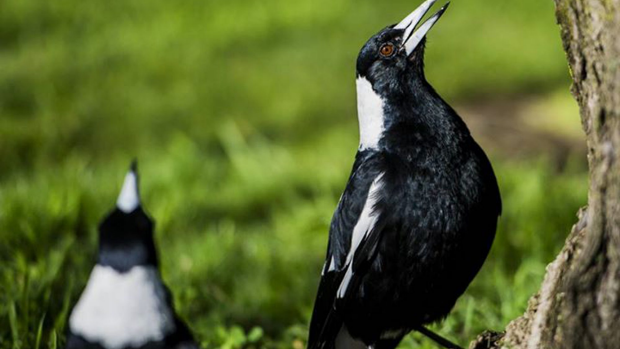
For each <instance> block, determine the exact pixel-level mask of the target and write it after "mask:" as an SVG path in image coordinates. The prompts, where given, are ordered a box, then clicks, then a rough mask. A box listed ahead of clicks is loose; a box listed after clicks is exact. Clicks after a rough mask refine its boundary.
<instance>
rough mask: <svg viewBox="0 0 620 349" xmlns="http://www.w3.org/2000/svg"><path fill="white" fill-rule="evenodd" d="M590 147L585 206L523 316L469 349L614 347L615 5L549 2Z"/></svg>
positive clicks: (619, 110)
mask: <svg viewBox="0 0 620 349" xmlns="http://www.w3.org/2000/svg"><path fill="white" fill-rule="evenodd" d="M554 1H555V4H556V16H557V20H558V23H559V25H560V29H561V35H562V41H563V43H564V49H565V51H566V54H567V58H568V63H569V66H570V69H571V75H572V78H573V86H572V93H573V95H574V97H575V98H576V100H577V102H578V103H579V106H580V112H581V121H582V126H583V129H584V131H585V133H586V138H587V145H588V164H589V168H590V173H589V176H590V187H589V195H588V207H587V208H585V209H582V210H581V211H580V212H579V215H578V216H579V221H578V223H577V224H575V226H574V227H573V229H572V232H571V233H570V235H569V237H568V239H567V241H566V244H565V246H564V248H563V250H562V251H561V252H560V254H559V256H558V257H557V258H556V260H555V261H554V262H553V263H551V264H550V265H549V266H548V267H547V273H546V276H545V278H544V281H543V283H542V285H541V287H540V290H539V292H538V293H537V294H536V295H535V296H534V297H532V298H531V299H530V301H529V304H528V309H527V311H526V313H525V314H524V315H523V316H521V317H520V318H518V319H516V320H514V321H512V322H511V323H510V324H509V325H508V327H507V328H506V332H505V333H504V334H499V335H497V334H493V335H492V334H483V335H481V336H480V337H479V338H478V339H477V340H476V341H475V342H473V343H472V344H471V346H470V348H476V349H482V348H519V349H537V348H545V349H546V348H567V349H568V348H574V349H589V348H592V349H598V348H609V349H612V348H613V349H616V348H620V0H554Z"/></svg>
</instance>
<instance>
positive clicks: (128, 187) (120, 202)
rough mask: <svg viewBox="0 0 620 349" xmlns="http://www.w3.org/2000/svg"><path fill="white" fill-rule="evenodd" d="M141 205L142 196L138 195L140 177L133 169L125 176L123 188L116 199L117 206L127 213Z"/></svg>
mask: <svg viewBox="0 0 620 349" xmlns="http://www.w3.org/2000/svg"><path fill="white" fill-rule="evenodd" d="M138 206H140V196H139V195H138V177H137V176H136V173H135V172H133V171H129V173H127V175H126V176H125V182H124V183H123V189H121V193H120V195H119V196H118V199H117V200H116V207H118V209H119V210H121V211H123V212H125V213H131V212H133V210H135V209H136V208H138Z"/></svg>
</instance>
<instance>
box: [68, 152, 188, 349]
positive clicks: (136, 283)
mask: <svg viewBox="0 0 620 349" xmlns="http://www.w3.org/2000/svg"><path fill="white" fill-rule="evenodd" d="M136 167H137V166H136V162H135V161H134V162H133V164H132V166H131V169H130V171H129V172H128V173H127V175H126V177H125V181H124V184H123V188H122V190H121V192H120V195H119V197H118V200H117V202H116V207H115V208H114V209H113V210H112V212H110V213H109V214H108V215H107V217H105V219H104V220H103V221H102V222H101V224H100V225H99V255H98V259H97V264H96V265H95V267H94V268H93V270H92V272H91V274H90V278H89V280H88V283H87V285H86V288H85V289H84V291H83V292H82V294H81V296H80V298H79V300H78V302H77V304H76V305H75V307H74V308H73V310H72V312H71V316H70V317H69V324H68V325H69V326H68V328H69V330H68V336H67V344H66V348H67V349H130V348H131V349H137V348H140V349H198V348H199V347H198V345H197V344H196V342H195V341H194V339H193V337H192V334H191V333H190V331H189V329H188V327H187V326H186V325H185V324H184V323H183V322H182V321H181V320H180V319H179V317H178V316H177V315H176V313H175V311H174V308H173V305H172V299H171V294H170V291H169V290H168V288H167V287H166V285H164V283H163V282H162V279H161V276H160V273H159V268H158V260H157V252H156V250H155V241H154V239H153V226H154V223H153V221H152V220H151V219H150V218H149V216H147V214H146V213H145V211H144V210H143V208H142V206H141V203H140V196H139V189H138V173H137V168H136Z"/></svg>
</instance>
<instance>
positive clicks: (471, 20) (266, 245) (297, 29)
mask: <svg viewBox="0 0 620 349" xmlns="http://www.w3.org/2000/svg"><path fill="white" fill-rule="evenodd" d="M416 5H417V2H411V1H404V0H399V1H394V2H393V3H391V4H390V5H389V6H388V5H384V4H383V3H380V2H372V1H355V2H354V1H353V0H341V1H335V2H334V1H327V0H318V1H297V2H291V1H286V0H274V1H270V2H268V3H267V2H261V1H240V0H229V1H226V2H216V1H191V0H188V1H183V2H176V3H174V2H166V1H145V0H130V1H124V2H93V1H89V2H80V1H76V0H61V1H54V2H40V1H35V0H6V1H4V2H2V5H1V7H2V10H1V11H0V43H1V44H0V159H2V161H0V241H2V243H1V244H0V349H8V348H11V349H19V348H24V349H30V348H57V347H61V346H62V344H63V343H64V334H65V324H66V320H67V316H68V312H69V310H70V307H71V305H72V304H74V302H75V301H76V299H77V297H78V295H79V293H80V291H81V289H82V288H83V286H84V284H85V282H86V280H87V278H88V274H89V272H90V269H91V268H92V264H93V262H94V259H95V251H96V243H97V239H96V237H97V236H96V226H97V223H98V221H99V219H100V218H101V217H102V216H103V215H104V214H105V213H106V212H107V210H109V209H110V208H111V206H112V204H113V203H114V202H115V197H116V195H117V193H118V190H119V188H120V184H121V181H122V178H123V175H124V172H125V170H126V168H127V166H128V164H129V161H130V160H131V159H132V158H134V157H136V156H137V157H138V158H139V160H140V170H141V172H142V174H143V180H142V185H143V188H142V192H143V195H144V202H145V206H146V208H147V210H148V211H149V212H150V214H151V215H152V216H153V217H154V218H155V220H156V221H157V225H156V229H157V231H156V235H157V240H158V244H159V249H160V252H161V260H162V268H163V275H164V278H165V279H166V281H167V283H168V284H169V285H170V286H171V288H172V290H173V292H174V296H175V301H176V304H177V307H178V310H179V311H180V313H181V314H182V315H183V317H184V318H186V319H187V320H188V322H189V323H190V324H191V327H192V328H193V329H194V331H195V332H196V334H197V337H198V338H199V339H200V340H201V341H202V343H203V344H204V346H205V347H210V348H213V347H220V346H221V347H223V348H231V349H232V348H239V347H278V348H290V347H291V346H292V347H294V348H300V347H303V343H304V341H305V336H306V324H307V321H308V318H309V316H310V312H311V307H312V301H313V297H314V293H315V291H316V286H317V282H318V276H319V271H320V268H321V266H322V258H323V257H324V251H325V245H326V242H327V229H328V228H327V227H328V224H329V220H330V218H331V214H332V212H333V209H334V207H335V205H336V202H337V200H338V197H339V195H340V192H341V191H342V189H343V187H344V184H345V181H346V178H347V176H348V172H349V170H350V167H351V162H352V160H353V155H354V151H355V148H356V142H357V126H356V119H355V95H354V85H353V79H354V71H355V69H354V64H355V57H356V55H357V51H358V49H359V48H360V47H361V45H362V44H363V43H364V41H365V40H366V39H367V38H368V37H369V36H370V35H371V34H373V33H374V32H376V31H378V30H379V29H380V28H382V27H383V26H385V25H387V24H388V23H393V22H396V21H398V20H399V19H401V18H402V17H403V16H404V15H406V14H407V13H408V12H409V11H411V10H412V9H413V8H414V7H415V6H416ZM427 52H428V55H427V71H428V75H429V79H430V80H431V81H432V82H433V84H434V85H435V87H436V88H437V90H438V91H439V92H440V93H442V95H444V96H445V97H446V98H447V99H448V100H449V101H451V102H453V101H466V100H471V99H474V100H476V99H477V100H483V99H486V98H495V96H498V95H501V96H506V95H508V96H510V95H512V94H524V93H526V94H530V93H538V92H542V91H545V92H546V91H552V90H556V89H557V88H558V87H564V86H565V85H566V80H567V73H566V63H565V60H564V56H563V54H562V50H561V44H560V41H559V35H558V33H557V29H556V28H555V20H554V17H553V5H552V2H550V1H547V2H543V1H540V0H522V1H519V2H512V3H508V2H501V1H496V2H488V1H483V0H468V1H467V2H464V1H463V2H461V1H454V2H453V4H452V7H451V8H450V11H449V12H448V13H447V14H446V16H445V17H444V18H443V19H442V21H441V22H440V24H439V25H437V27H436V28H435V29H433V31H432V33H431V35H430V38H429V45H428V49H427ZM554 103H555V102H554ZM561 104H562V105H561V106H557V107H554V108H555V109H556V110H561V109H562V108H564V105H565V103H561ZM566 122H572V121H566ZM574 122H577V121H576V120H574ZM489 150H490V151H491V154H492V155H493V156H492V158H493V159H492V160H493V162H494V164H495V166H496V170H497V172H498V178H499V181H500V185H501V189H502V194H503V198H504V206H505V208H504V216H503V217H502V220H501V222H500V228H499V232H498V237H497V240H496V242H495V245H494V249H493V252H492V255H491V257H490V258H489V260H488V262H487V263H486V265H485V267H484V268H483V270H482V272H481V273H480V275H479V277H478V278H477V279H476V281H475V282H474V284H472V286H471V287H470V289H469V291H468V292H467V293H466V294H465V295H464V296H463V298H462V299H461V300H460V301H459V303H458V304H457V307H456V309H455V310H454V312H453V314H452V315H451V316H450V317H449V318H448V320H447V321H445V322H444V323H442V324H439V325H437V327H436V328H437V329H439V330H440V331H441V332H442V333H444V334H446V335H447V336H449V337H452V338H454V339H456V340H458V341H460V342H461V343H463V344H465V343H466V342H467V341H468V340H469V339H471V338H472V337H473V336H474V335H475V334H476V333H478V332H480V331H481V330H482V329H487V328H492V329H501V328H503V327H504V326H505V324H506V323H507V322H508V321H509V320H510V319H512V318H514V317H515V316H517V315H518V314H519V313H521V312H522V311H523V309H524V308H525V305H526V300H527V298H528V297H529V296H530V295H531V294H532V293H533V292H534V291H535V290H536V288H537V285H538V283H539V281H540V280H541V278H542V275H543V272H544V265H545V264H546V263H548V262H549V261H550V260H551V259H552V258H553V256H554V255H555V253H556V252H557V251H558V250H559V248H560V247H561V245H562V241H563V239H564V237H565V236H566V234H567V232H568V230H569V229H570V226H571V224H572V223H573V222H574V221H575V217H574V214H575V212H576V210H577V208H578V207H579V206H580V205H583V204H584V203H585V200H586V199H585V196H586V194H585V193H586V185H587V184H586V180H585V178H586V173H585V169H584V168H583V166H581V165H579V164H574V165H573V164H569V166H568V167H567V169H566V170H564V171H562V172H557V171H556V170H555V169H553V168H552V167H551V165H549V164H548V162H546V161H545V159H533V160H529V161H524V162H523V161H519V162H515V161H512V160H509V159H504V158H503V157H502V155H501V153H499V152H497V151H494V150H493V149H489ZM419 340H420V339H419V337H418V336H416V335H413V336H411V337H408V338H407V340H406V341H405V342H404V343H403V347H405V348H408V347H418V344H416V343H418V341H419ZM420 341H421V342H420V343H422V347H424V348H432V347H433V346H432V345H431V344H430V343H428V342H427V341H423V340H420Z"/></svg>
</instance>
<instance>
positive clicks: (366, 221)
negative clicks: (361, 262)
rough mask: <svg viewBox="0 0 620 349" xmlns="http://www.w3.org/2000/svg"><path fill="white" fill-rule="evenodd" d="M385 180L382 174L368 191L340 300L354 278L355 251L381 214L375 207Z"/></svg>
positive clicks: (347, 264)
mask: <svg viewBox="0 0 620 349" xmlns="http://www.w3.org/2000/svg"><path fill="white" fill-rule="evenodd" d="M382 178H383V174H380V175H379V176H377V178H375V180H374V181H373V182H372V185H371V186H370V190H369V191H368V196H367V197H366V202H365V203H364V208H363V209H362V213H361V214H360V217H359V219H358V221H357V223H356V224H355V227H354V228H353V236H352V238H351V249H350V250H349V253H348V254H347V259H346V262H345V265H346V266H347V271H346V273H345V275H344V278H343V279H342V283H340V286H339V287H338V295H337V297H338V298H342V297H344V294H345V293H346V291H347V287H349V282H350V281H351V277H352V276H353V263H352V260H353V256H354V255H355V251H356V250H357V248H358V247H359V244H360V243H361V242H362V240H363V239H364V238H365V237H366V236H367V235H368V234H369V233H370V232H371V231H372V230H373V228H374V226H375V223H376V222H377V218H378V217H379V212H377V211H376V210H375V209H374V207H375V204H376V203H377V200H378V198H377V196H378V194H377V193H378V192H379V191H380V190H381V188H382V187H383V183H382V182H381V179H382Z"/></svg>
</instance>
